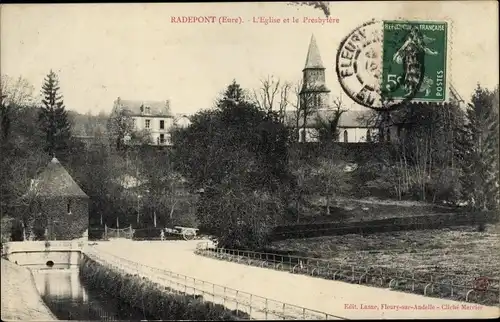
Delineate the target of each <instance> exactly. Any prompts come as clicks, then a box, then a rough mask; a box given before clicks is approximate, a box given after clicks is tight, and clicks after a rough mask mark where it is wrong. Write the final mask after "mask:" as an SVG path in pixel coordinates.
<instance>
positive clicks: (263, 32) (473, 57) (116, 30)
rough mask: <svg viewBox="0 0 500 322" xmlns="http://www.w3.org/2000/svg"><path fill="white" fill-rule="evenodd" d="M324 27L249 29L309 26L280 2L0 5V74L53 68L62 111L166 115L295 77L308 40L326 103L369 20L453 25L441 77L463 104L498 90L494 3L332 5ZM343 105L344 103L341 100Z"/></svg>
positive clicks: (32, 77)
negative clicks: (150, 108)
mask: <svg viewBox="0 0 500 322" xmlns="http://www.w3.org/2000/svg"><path fill="white" fill-rule="evenodd" d="M330 10H331V17H332V18H338V19H340V22H339V23H335V24H325V25H321V24H304V23H298V24H293V23H289V24H283V23H282V24H269V25H264V24H255V23H252V19H253V17H260V16H262V17H274V18H277V17H280V18H291V17H297V18H299V19H300V20H302V19H303V17H321V18H324V17H325V16H324V15H323V13H322V12H321V11H320V10H318V9H314V8H312V7H307V6H290V5H287V4H286V3H227V4H222V3H217V4H216V3H207V4H194V3H189V4H174V3H170V4H70V5H68V4H63V5H59V4H39V5H34V4H31V5H2V7H1V56H0V58H1V73H2V74H7V75H9V76H12V77H17V76H23V77H25V78H26V79H28V80H29V81H30V82H31V83H32V84H33V85H34V86H35V88H36V91H37V93H38V92H39V88H40V87H41V84H42V81H43V78H44V76H45V75H46V74H47V73H48V71H49V70H50V69H53V70H54V71H55V72H56V73H57V74H58V75H59V79H60V82H61V90H62V94H63V95H64V99H65V104H66V107H67V109H70V110H75V111H78V112H81V113H86V112H87V111H89V110H91V111H92V112H93V113H94V114H97V113H98V112H99V111H100V110H104V111H106V112H109V111H110V110H111V108H112V104H113V101H114V100H115V99H116V98H117V97H118V96H120V97H121V98H123V99H139V100H166V99H170V100H171V107H172V109H173V111H174V112H176V113H194V112H196V111H197V110H200V109H202V108H208V107H210V106H211V105H212V102H213V100H214V98H215V97H216V95H217V93H219V92H220V91H221V90H223V89H224V88H225V87H226V86H227V85H228V84H229V83H230V82H231V81H232V79H233V78H235V79H236V80H237V82H239V83H240V84H241V85H242V86H243V87H244V88H249V89H252V88H256V87H257V86H258V84H259V79H260V78H262V77H265V76H267V75H275V77H279V78H281V79H282V80H287V81H296V80H298V79H299V78H300V77H301V70H302V68H303V67H304V63H305V58H306V53H307V48H308V44H309V40H310V37H311V34H313V33H314V35H315V37H316V40H317V44H318V47H319V49H320V52H321V56H322V59H323V62H324V64H325V67H326V68H327V69H326V77H327V85H328V86H329V87H330V89H331V90H332V95H338V93H340V86H339V85H338V81H337V77H336V75H335V55H336V51H337V47H338V45H339V42H340V41H341V40H342V38H343V37H345V36H346V35H347V34H348V33H349V32H350V31H352V30H353V29H354V28H355V27H357V26H359V25H360V24H361V23H363V22H365V21H368V20H370V19H372V18H375V19H394V18H417V19H420V20H425V19H428V20H431V19H434V20H440V19H444V20H448V21H452V22H453V29H452V44H451V51H450V54H451V55H452V65H451V69H450V71H451V79H452V82H453V84H454V85H455V87H456V88H457V90H458V91H459V92H460V94H461V95H462V96H464V97H465V98H469V96H470V94H471V92H472V90H473V89H474V87H475V86H476V84H477V82H478V81H479V82H481V83H482V84H484V85H485V86H488V87H493V86H495V85H496V84H498V60H499V57H498V4H497V2H496V1H485V2H482V1H474V2H472V1H463V2H452V1H446V2H444V1H443V2H428V1H425V2H399V3H398V2H340V3H339V2H336V3H331V4H330ZM187 15H196V16H207V15H213V16H217V17H219V16H223V15H225V16H232V17H238V16H239V17H242V18H243V21H244V22H243V23H242V24H225V25H220V24H174V23H171V17H172V16H187ZM349 104H350V103H349Z"/></svg>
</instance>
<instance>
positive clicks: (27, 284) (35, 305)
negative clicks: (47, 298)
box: [1, 259, 57, 321]
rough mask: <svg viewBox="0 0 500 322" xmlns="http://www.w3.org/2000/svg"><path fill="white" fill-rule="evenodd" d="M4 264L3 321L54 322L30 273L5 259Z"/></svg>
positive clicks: (53, 317) (54, 318)
mask: <svg viewBox="0 0 500 322" xmlns="http://www.w3.org/2000/svg"><path fill="white" fill-rule="evenodd" d="M1 262H2V321H53V320H57V318H56V317H55V316H54V315H53V314H52V312H51V311H50V310H49V308H48V307H47V306H46V305H45V303H43V300H42V299H41V298H40V294H39V293H38V291H37V290H36V286H35V282H34V280H33V277H32V275H31V273H30V271H29V270H28V269H26V268H23V267H21V266H17V265H15V264H13V263H11V262H9V261H7V260H5V259H2V260H1Z"/></svg>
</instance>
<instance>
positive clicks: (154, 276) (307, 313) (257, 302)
mask: <svg viewBox="0 0 500 322" xmlns="http://www.w3.org/2000/svg"><path fill="white" fill-rule="evenodd" d="M85 254H86V255H87V256H88V257H89V258H91V259H92V260H94V261H96V262H98V263H99V264H101V265H104V266H107V267H110V268H112V269H115V270H118V271H120V272H122V273H129V274H137V275H139V276H141V277H145V278H148V279H150V280H151V281H153V282H155V283H158V284H161V285H163V286H166V287H169V288H170V289H172V290H176V291H177V292H178V293H181V294H185V295H188V296H193V297H196V298H199V299H201V300H203V301H210V302H212V303H215V304H222V305H224V306H225V307H227V308H228V309H232V310H236V312H238V311H240V312H245V313H247V314H248V315H249V316H250V317H251V318H252V319H259V320H271V319H273V320H276V319H279V320H301V319H302V320H346V319H345V318H342V317H339V316H335V315H333V314H329V313H325V312H320V311H316V310H311V309H307V308H305V307H300V306H297V305H292V304H287V303H283V302H280V301H276V300H273V299H269V298H265V297H262V296H258V295H255V294H251V293H247V292H242V291H239V290H236V289H233V288H229V287H226V286H223V285H217V284H213V283H210V282H207V281H203V280H200V279H196V278H193V277H189V276H186V275H182V274H178V273H174V272H171V271H168V270H164V269H159V268H155V267H151V266H147V265H144V264H140V263H137V262H133V261H130V260H127V259H124V258H120V257H117V256H115V255H112V254H109V253H105V252H103V251H101V250H99V251H96V250H95V249H94V248H92V247H89V248H88V249H87V250H86V251H85Z"/></svg>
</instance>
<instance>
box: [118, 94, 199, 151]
mask: <svg viewBox="0 0 500 322" xmlns="http://www.w3.org/2000/svg"><path fill="white" fill-rule="evenodd" d="M120 112H123V114H124V115H126V116H127V117H129V118H130V119H131V121H132V131H134V132H141V133H146V134H147V135H148V136H149V139H150V140H149V141H150V144H151V145H155V146H169V145H172V141H171V136H170V130H171V129H172V127H174V126H180V127H183V126H188V125H189V124H190V121H189V118H188V116H187V115H184V114H173V113H172V111H171V109H170V101H169V100H166V101H142V100H124V99H121V98H120V97H118V98H117V99H116V100H115V102H114V104H113V111H112V113H111V117H115V116H116V115H119V114H120ZM130 134H131V133H127V135H128V136H127V137H126V138H125V141H127V140H130Z"/></svg>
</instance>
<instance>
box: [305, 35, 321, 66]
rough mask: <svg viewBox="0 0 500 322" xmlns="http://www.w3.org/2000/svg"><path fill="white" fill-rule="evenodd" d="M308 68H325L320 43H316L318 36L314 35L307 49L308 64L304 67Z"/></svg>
mask: <svg viewBox="0 0 500 322" xmlns="http://www.w3.org/2000/svg"><path fill="white" fill-rule="evenodd" d="M308 68H323V69H324V68H325V67H324V66H323V60H321V55H320V54H319V49H318V45H317V44H316V38H314V35H312V36H311V41H310V43H309V49H308V50H307V58H306V65H305V67H304V69H308Z"/></svg>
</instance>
